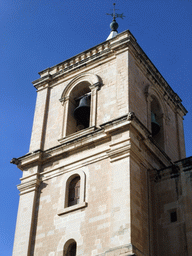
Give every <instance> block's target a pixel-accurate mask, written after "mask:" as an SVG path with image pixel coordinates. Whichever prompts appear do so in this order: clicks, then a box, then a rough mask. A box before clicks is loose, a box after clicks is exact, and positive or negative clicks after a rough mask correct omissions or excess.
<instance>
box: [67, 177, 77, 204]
mask: <svg viewBox="0 0 192 256" xmlns="http://www.w3.org/2000/svg"><path fill="white" fill-rule="evenodd" d="M79 200H80V177H79V176H78V177H75V178H74V179H72V181H71V182H70V184H69V196H68V206H72V205H75V204H78V203H79Z"/></svg>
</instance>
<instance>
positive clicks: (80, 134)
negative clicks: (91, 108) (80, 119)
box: [58, 126, 96, 143]
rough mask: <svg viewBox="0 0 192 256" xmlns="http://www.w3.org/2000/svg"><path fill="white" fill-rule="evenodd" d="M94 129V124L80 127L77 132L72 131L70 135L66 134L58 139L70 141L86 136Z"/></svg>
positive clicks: (61, 141) (64, 141)
mask: <svg viewBox="0 0 192 256" xmlns="http://www.w3.org/2000/svg"><path fill="white" fill-rule="evenodd" d="M95 129H96V127H95V126H91V127H88V128H86V129H82V130H80V131H78V132H75V133H72V134H70V135H67V136H66V137H64V138H62V139H59V140H58V141H59V142H60V143H67V142H70V141H72V140H76V139H77V138H80V137H83V136H86V135H88V134H90V133H92V132H94V131H95Z"/></svg>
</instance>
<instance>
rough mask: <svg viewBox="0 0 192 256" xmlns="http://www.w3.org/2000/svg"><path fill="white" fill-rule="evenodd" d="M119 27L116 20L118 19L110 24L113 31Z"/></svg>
mask: <svg viewBox="0 0 192 256" xmlns="http://www.w3.org/2000/svg"><path fill="white" fill-rule="evenodd" d="M118 27H119V25H118V23H117V22H116V20H113V21H112V22H111V24H110V28H111V30H112V31H117V29H118Z"/></svg>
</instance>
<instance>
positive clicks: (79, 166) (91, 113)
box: [12, 30, 192, 256]
mask: <svg viewBox="0 0 192 256" xmlns="http://www.w3.org/2000/svg"><path fill="white" fill-rule="evenodd" d="M39 74H40V78H39V79H38V80H36V81H34V82H33V84H34V86H35V88H36V89H37V102H36V109H35V116H34V123H33V130H32V136H31V143H30V150H29V153H28V154H26V155H24V156H22V157H20V158H17V159H15V158H14V159H12V163H15V164H17V166H18V168H19V169H21V170H22V172H23V176H22V178H21V183H20V185H18V189H19V191H20V202H19V210H18V217H17V225H16V232H15V242H14V249H13V255H14V256H18V255H19V256H26V255H30V256H31V255H34V256H45V255H46V256H63V255H68V256H69V255H71V256H75V255H77V256H80V255H81V256H94V255H97V256H104V255H105V256H113V255H121V256H125V255H137V256H140V255H142V256H143V255H158V256H161V255H190V254H189V253H190V252H192V247H191V244H190V242H189V241H190V239H189V238H190V236H191V234H192V232H191V230H192V224H190V223H191V222H190V220H189V219H192V218H191V217H190V216H191V215H190V207H188V208H187V205H189V204H188V201H187V197H185V196H184V194H183V193H182V186H185V185H184V184H188V185H186V186H185V189H186V191H187V192H186V193H185V195H186V194H187V193H191V185H190V184H191V181H189V177H190V175H189V172H188V171H190V170H191V169H190V168H189V167H190V166H191V158H189V159H187V160H186V159H185V163H186V161H188V165H187V166H188V169H187V170H188V171H186V169H185V170H183V167H182V166H185V168H186V165H182V164H183V162H182V161H180V162H176V163H175V164H174V162H175V161H178V160H179V159H184V158H185V145H184V135H183V116H184V115H185V114H186V110H185V108H184V107H183V105H182V103H181V99H180V98H179V96H178V95H177V94H176V93H175V92H174V91H173V90H172V89H171V87H170V86H169V85H168V84H167V82H166V81H165V80H164V78H163V77H162V75H161V74H160V73H159V72H158V70H157V69H156V68H155V66H154V65H153V64H152V62H151V61H150V60H149V58H148V57H147V56H146V54H145V53H144V52H143V50H142V49H141V48H140V46H139V45H138V43H137V41H136V39H135V38H134V36H133V35H132V34H131V33H130V31H128V30H127V31H124V32H122V33H120V34H118V35H116V36H115V37H113V38H111V39H110V40H107V41H105V42H103V43H101V44H99V45H96V46H95V47H93V48H91V49H89V50H86V51H85V52H83V53H81V54H78V55H76V56H74V57H72V58H70V59H68V60H66V61H64V62H62V63H59V64H58V65H55V66H53V67H51V68H48V69H46V70H44V71H42V72H40V73H39ZM79 109H81V110H82V112H81V111H79ZM74 112H75V114H74ZM154 125H155V126H154ZM156 126H157V127H156ZM179 166H180V167H179ZM167 167H169V168H167ZM187 175H188V176H187ZM184 181H186V182H184ZM187 181H189V182H188V183H187ZM182 184H183V185H182ZM176 185H177V186H176ZM188 199H189V198H188ZM179 200H180V201H179ZM181 204H182V206H184V205H185V206H186V209H184V208H182V207H180V205H181ZM180 208H182V209H184V210H183V211H184V212H181V211H180ZM182 214H183V215H182ZM187 214H188V215H187ZM182 216H184V217H185V216H188V218H187V217H186V218H184V217H182ZM187 221H188V222H187ZM183 223H184V224H183ZM180 224H181V225H180ZM186 224H187V225H186ZM178 225H180V226H179V227H178ZM182 225H184V226H182ZM190 225H191V226H190ZM186 226H187V227H190V228H191V229H190V228H189V229H188V230H184V228H185V227H186ZM164 227H165V229H164ZM178 228H179V229H178ZM180 230H182V232H183V233H182V239H179V240H178V241H177V244H176V245H175V250H176V252H178V253H180V254H175V251H173V250H172V249H171V248H172V247H170V246H172V245H174V243H175V240H171V239H172V234H176V235H177V234H178V235H179V234H180ZM164 231H166V232H167V233H166V232H164ZM163 232H164V233H163ZM183 236H185V237H183ZM162 245H164V246H163V248H162ZM162 252H163V253H164V254H162ZM166 252H169V253H168V254H166ZM183 252H184V253H185V254H183ZM187 253H188V254H187Z"/></svg>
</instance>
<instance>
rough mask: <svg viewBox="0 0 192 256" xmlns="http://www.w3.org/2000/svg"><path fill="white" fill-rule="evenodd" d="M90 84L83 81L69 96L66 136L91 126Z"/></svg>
mask: <svg viewBox="0 0 192 256" xmlns="http://www.w3.org/2000/svg"><path fill="white" fill-rule="evenodd" d="M89 86H90V84H89V83H88V82H87V81H83V82H81V83H79V84H78V85H76V86H75V87H74V88H73V90H72V91H71V93H70V95H69V107H68V116H67V130H66V135H69V134H72V133H74V132H77V131H80V130H82V129H85V128H88V127H89V125H90V104H91V90H90V88H89Z"/></svg>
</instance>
